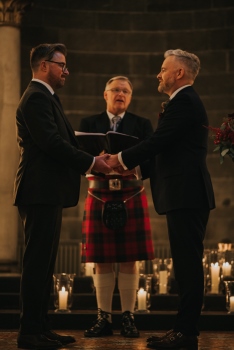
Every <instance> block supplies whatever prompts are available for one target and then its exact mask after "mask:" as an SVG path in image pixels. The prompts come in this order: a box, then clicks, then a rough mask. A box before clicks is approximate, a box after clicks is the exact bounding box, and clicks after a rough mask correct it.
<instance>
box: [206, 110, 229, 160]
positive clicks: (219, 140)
mask: <svg viewBox="0 0 234 350" xmlns="http://www.w3.org/2000/svg"><path fill="white" fill-rule="evenodd" d="M208 129H209V130H211V132H212V134H211V137H212V138H213V140H214V144H215V146H216V147H215V148H214V152H219V154H220V164H222V163H223V161H224V157H225V156H226V155H228V156H229V157H230V158H231V159H232V161H233V162H234V113H232V114H228V116H227V117H225V118H224V119H223V123H222V124H221V126H220V127H219V128H214V127H212V126H208Z"/></svg>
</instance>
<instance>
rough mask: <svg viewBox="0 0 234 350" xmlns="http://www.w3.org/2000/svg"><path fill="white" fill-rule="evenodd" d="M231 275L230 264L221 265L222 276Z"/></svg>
mask: <svg viewBox="0 0 234 350" xmlns="http://www.w3.org/2000/svg"><path fill="white" fill-rule="evenodd" d="M230 275H231V264H229V263H228V262H225V263H223V276H230Z"/></svg>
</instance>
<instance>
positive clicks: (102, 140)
mask: <svg viewBox="0 0 234 350" xmlns="http://www.w3.org/2000/svg"><path fill="white" fill-rule="evenodd" d="M75 135H76V138H77V141H78V143H79V147H80V149H81V150H82V151H85V152H88V153H90V154H92V155H93V156H99V155H100V154H101V153H102V152H103V153H110V154H116V153H118V152H121V151H123V150H125V149H127V148H130V147H132V146H135V145H136V144H138V143H139V142H140V140H139V138H138V137H135V136H130V135H126V134H121V133H119V132H115V131H108V132H107V133H106V134H101V133H90V132H81V131H75Z"/></svg>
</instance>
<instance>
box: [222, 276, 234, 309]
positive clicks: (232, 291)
mask: <svg viewBox="0 0 234 350" xmlns="http://www.w3.org/2000/svg"><path fill="white" fill-rule="evenodd" d="M224 284H225V292H226V309H227V310H228V313H229V314H234V280H233V281H224Z"/></svg>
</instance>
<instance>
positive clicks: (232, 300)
mask: <svg viewBox="0 0 234 350" xmlns="http://www.w3.org/2000/svg"><path fill="white" fill-rule="evenodd" d="M230 312H234V297H230Z"/></svg>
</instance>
